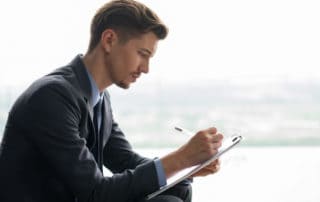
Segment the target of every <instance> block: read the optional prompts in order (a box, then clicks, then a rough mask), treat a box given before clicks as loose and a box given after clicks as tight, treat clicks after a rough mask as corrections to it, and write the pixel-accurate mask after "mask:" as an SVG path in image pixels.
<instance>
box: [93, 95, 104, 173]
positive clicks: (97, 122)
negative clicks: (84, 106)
mask: <svg viewBox="0 0 320 202" xmlns="http://www.w3.org/2000/svg"><path fill="white" fill-rule="evenodd" d="M101 106H102V99H100V100H99V102H98V103H97V104H96V105H95V106H94V108H93V124H94V128H95V136H96V138H95V139H96V141H95V145H94V149H93V153H94V156H95V158H96V161H97V164H98V165H99V168H100V169H101V170H102V157H101V135H100V126H101V118H102V108H101Z"/></svg>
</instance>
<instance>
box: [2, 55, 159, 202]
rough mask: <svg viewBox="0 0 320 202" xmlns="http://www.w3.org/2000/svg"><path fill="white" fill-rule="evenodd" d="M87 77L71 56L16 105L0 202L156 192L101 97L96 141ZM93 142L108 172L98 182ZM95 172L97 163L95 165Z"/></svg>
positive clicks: (149, 169)
mask: <svg viewBox="0 0 320 202" xmlns="http://www.w3.org/2000/svg"><path fill="white" fill-rule="evenodd" d="M90 96H91V88H90V83H89V79H88V76H87V73H86V70H85V67H84V64H83V63H82V61H81V58H80V56H77V57H76V58H75V59H74V60H73V61H72V62H71V63H70V64H69V65H67V66H65V67H62V68H60V69H58V70H56V71H55V72H53V73H51V74H49V75H47V76H45V77H43V78H41V79H39V80H37V81H36V82H34V83H33V84H32V85H31V86H30V87H29V88H28V89H27V90H26V91H25V92H24V93H23V94H22V95H21V96H20V97H19V98H18V100H17V101H16V102H15V104H14V106H13V107H12V109H11V111H10V113H9V117H8V120H7V124H6V128H5V132H4V136H3V140H2V144H1V149H0V201H1V202H7V201H8V202H9V201H19V202H31V201H32V202H38V201H39V202H48V201H59V202H64V201H70V202H71V201H78V202H82V201H103V202H121V201H132V200H134V199H137V198H140V197H142V196H144V195H146V194H147V193H151V192H153V191H155V190H157V189H159V185H158V179H157V174H156V169H155V166H154V162H153V161H151V160H149V159H146V158H143V157H141V156H139V155H138V154H136V153H135V152H133V151H132V149H131V146H130V144H129V143H128V142H127V140H126V139H125V137H124V134H123V133H122V132H121V130H120V129H119V128H118V125H117V124H116V123H115V122H114V121H113V117H112V112H111V107H110V100H109V95H108V93H107V92H105V93H104V107H103V109H104V114H103V117H104V120H103V123H102V126H101V128H102V131H103V133H102V134H103V138H102V142H97V140H96V138H95V131H94V126H93V122H92V111H93V110H92V108H91V106H90V104H89V100H90ZM94 144H101V145H102V147H101V150H100V151H99V152H100V154H101V155H102V157H103V164H104V165H105V166H106V167H107V168H109V169H110V170H111V171H112V172H113V173H115V174H114V175H113V176H112V177H103V174H102V171H101V170H100V169H99V165H98V164H97V162H96V161H95V158H94V155H93V153H92V151H91V150H92V147H93V146H94ZM100 166H101V165H100Z"/></svg>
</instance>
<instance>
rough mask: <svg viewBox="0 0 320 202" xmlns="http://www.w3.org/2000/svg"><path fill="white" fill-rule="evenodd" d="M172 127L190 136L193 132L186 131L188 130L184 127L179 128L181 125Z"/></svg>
mask: <svg viewBox="0 0 320 202" xmlns="http://www.w3.org/2000/svg"><path fill="white" fill-rule="evenodd" d="M174 129H175V130H176V131H179V132H181V133H182V134H185V135H188V136H190V137H191V136H193V135H194V133H193V132H191V131H188V130H186V129H184V128H181V127H178V126H175V127H174Z"/></svg>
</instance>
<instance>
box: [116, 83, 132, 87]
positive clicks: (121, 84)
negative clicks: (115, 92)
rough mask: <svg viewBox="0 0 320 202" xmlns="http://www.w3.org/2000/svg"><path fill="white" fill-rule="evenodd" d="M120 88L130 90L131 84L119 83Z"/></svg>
mask: <svg viewBox="0 0 320 202" xmlns="http://www.w3.org/2000/svg"><path fill="white" fill-rule="evenodd" d="M116 85H117V86H118V87H120V88H123V89H128V88H130V83H124V82H119V83H117V84H116Z"/></svg>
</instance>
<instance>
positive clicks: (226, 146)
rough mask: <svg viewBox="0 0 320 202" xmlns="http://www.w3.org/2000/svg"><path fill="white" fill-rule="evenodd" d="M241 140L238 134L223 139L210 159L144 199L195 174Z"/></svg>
mask: <svg viewBox="0 0 320 202" xmlns="http://www.w3.org/2000/svg"><path fill="white" fill-rule="evenodd" d="M241 140H242V136H240V135H236V136H232V137H229V138H227V139H225V140H224V141H223V142H222V145H221V147H220V148H219V149H218V153H217V154H215V155H214V156H212V157H211V158H210V159H208V160H207V161H205V162H203V163H201V164H199V165H197V166H195V167H194V168H193V169H191V171H189V172H188V173H187V174H184V175H183V176H181V177H179V178H178V179H176V180H174V181H173V182H171V183H169V184H167V185H165V186H163V187H161V188H160V189H159V190H157V191H155V192H153V193H151V194H149V195H148V196H147V197H146V200H149V199H151V198H153V197H155V196H157V195H159V194H160V193H162V192H164V191H166V190H168V189H170V188H171V187H173V186H175V185H176V184H178V183H179V182H181V181H183V180H185V179H187V178H188V177H190V176H192V175H193V174H195V173H196V172H198V171H199V170H201V169H202V168H204V167H206V166H208V165H209V164H210V163H212V162H213V161H214V160H216V159H218V158H219V157H220V156H221V155H222V154H224V153H226V152H227V151H229V150H230V149H232V148H233V147H234V146H235V145H237V144H238V143H239V142H240V141H241Z"/></svg>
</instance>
